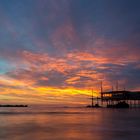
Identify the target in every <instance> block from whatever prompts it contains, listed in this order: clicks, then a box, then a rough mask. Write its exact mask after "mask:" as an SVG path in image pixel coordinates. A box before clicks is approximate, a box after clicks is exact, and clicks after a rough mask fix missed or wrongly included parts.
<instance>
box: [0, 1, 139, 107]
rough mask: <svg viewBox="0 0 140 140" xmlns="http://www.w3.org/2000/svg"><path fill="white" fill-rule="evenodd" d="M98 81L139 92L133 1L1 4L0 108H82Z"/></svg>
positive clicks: (106, 86) (136, 6)
mask: <svg viewBox="0 0 140 140" xmlns="http://www.w3.org/2000/svg"><path fill="white" fill-rule="evenodd" d="M101 81H103V85H104V90H109V89H111V87H112V86H114V87H115V84H116V81H119V87H120V89H124V87H125V88H126V89H127V90H140V1H139V0H0V103H29V104H30V103H35V104H41V103H43V104H48V105H50V104H51V105H54V104H62V105H73V104H87V103H88V102H89V95H90V94H91V89H92V88H93V90H94V92H95V93H94V95H98V91H99V90H100V83H101ZM98 96H99V95H98Z"/></svg>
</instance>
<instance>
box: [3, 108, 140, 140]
mask: <svg viewBox="0 0 140 140" xmlns="http://www.w3.org/2000/svg"><path fill="white" fill-rule="evenodd" d="M139 139H140V109H134V108H133V109H107V108H84V107H81V108H78V107H77V108H76V107H71V108H70V107H46V106H43V107H42V106H41V107H40V106H29V107H27V108H0V140H139Z"/></svg>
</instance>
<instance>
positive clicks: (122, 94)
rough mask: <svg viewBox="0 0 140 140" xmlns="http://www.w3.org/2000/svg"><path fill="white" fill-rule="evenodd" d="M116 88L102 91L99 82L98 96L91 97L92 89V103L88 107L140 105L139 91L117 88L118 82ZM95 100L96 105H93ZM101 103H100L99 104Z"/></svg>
mask: <svg viewBox="0 0 140 140" xmlns="http://www.w3.org/2000/svg"><path fill="white" fill-rule="evenodd" d="M116 87H117V88H116V90H112V91H103V87H102V83H101V92H100V97H97V98H95V97H94V98H93V91H92V98H91V99H92V104H91V105H89V106H88V107H96V106H97V107H99V106H100V107H103V106H106V107H108V108H129V107H140V91H129V90H125V89H124V90H118V83H117V86H116ZM94 100H96V106H95V105H94ZM100 104H101V105H100Z"/></svg>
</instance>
